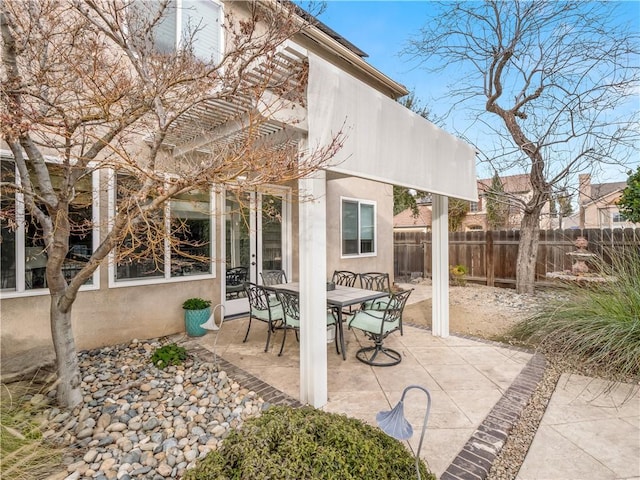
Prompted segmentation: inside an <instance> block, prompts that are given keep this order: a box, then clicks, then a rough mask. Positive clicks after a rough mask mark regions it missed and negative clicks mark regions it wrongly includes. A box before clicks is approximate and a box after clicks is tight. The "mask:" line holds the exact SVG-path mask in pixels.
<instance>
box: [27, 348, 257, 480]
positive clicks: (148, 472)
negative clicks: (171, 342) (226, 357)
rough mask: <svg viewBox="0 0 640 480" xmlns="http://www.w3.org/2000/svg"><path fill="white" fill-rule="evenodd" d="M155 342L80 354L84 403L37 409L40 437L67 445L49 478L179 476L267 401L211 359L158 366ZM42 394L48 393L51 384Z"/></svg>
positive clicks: (33, 400)
mask: <svg viewBox="0 0 640 480" xmlns="http://www.w3.org/2000/svg"><path fill="white" fill-rule="evenodd" d="M162 345H163V341H161V340H148V341H144V342H138V341H137V340H133V341H132V342H131V343H130V344H128V345H119V346H114V347H109V348H102V349H99V350H92V351H89V352H82V353H81V354H80V369H81V374H82V377H83V378H82V391H83V395H84V402H83V404H81V406H79V407H77V408H76V409H74V410H73V411H71V412H68V411H60V410H59V409H58V408H51V409H48V410H45V412H44V415H45V416H46V417H47V419H48V420H49V422H48V425H47V430H46V431H45V432H44V437H45V438H48V439H49V440H51V441H52V442H55V443H57V444H60V445H65V446H68V448H67V449H66V451H65V452H66V453H65V456H64V464H65V465H66V472H64V474H59V475H57V476H55V477H54V478H66V479H69V480H77V479H89V478H93V479H100V480H107V479H108V480H111V479H116V478H117V479H120V480H127V479H130V478H147V479H154V480H158V479H164V478H180V477H181V476H182V474H183V473H184V471H185V470H186V469H187V468H191V467H193V466H194V465H195V462H196V461H197V460H198V459H200V458H203V457H204V456H205V455H206V454H207V453H208V452H210V451H211V450H213V449H216V448H217V447H218V445H219V443H220V442H221V440H222V439H223V438H224V437H225V436H226V435H227V433H228V431H229V429H231V428H237V427H238V426H239V425H240V424H241V423H242V421H243V420H244V419H246V418H248V417H251V416H255V415H259V414H260V412H261V411H262V409H263V408H266V407H267V404H265V403H264V402H263V400H262V399H260V398H258V397H257V395H256V394H255V392H252V391H249V390H247V389H246V388H243V387H242V386H241V385H239V384H238V383H236V382H235V381H234V380H233V379H231V378H229V377H228V376H227V374H226V373H225V372H224V371H217V370H216V368H215V366H214V365H213V364H211V363H203V362H201V361H199V360H198V359H195V358H191V359H189V360H187V361H186V362H185V363H184V364H183V365H180V366H170V367H167V368H166V369H164V370H159V369H157V368H156V367H155V366H153V365H152V364H151V361H150V358H151V355H152V353H153V351H154V350H155V349H156V348H158V347H160V346H162ZM48 396H49V397H51V398H55V390H52V391H51V392H49V394H48ZM46 401H47V398H46V397H44V396H43V395H36V396H34V397H33V398H31V403H32V404H37V403H39V402H46Z"/></svg>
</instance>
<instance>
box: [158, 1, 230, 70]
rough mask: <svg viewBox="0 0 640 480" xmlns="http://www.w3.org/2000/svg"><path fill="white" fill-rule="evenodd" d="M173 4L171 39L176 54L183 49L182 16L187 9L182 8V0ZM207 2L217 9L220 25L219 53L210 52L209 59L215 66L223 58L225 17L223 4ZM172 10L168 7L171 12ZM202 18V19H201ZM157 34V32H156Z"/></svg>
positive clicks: (207, 59)
mask: <svg viewBox="0 0 640 480" xmlns="http://www.w3.org/2000/svg"><path fill="white" fill-rule="evenodd" d="M173 1H174V2H175V15H176V17H175V28H176V30H175V37H174V39H173V48H174V49H175V51H176V52H178V51H180V50H181V49H182V48H183V42H182V39H183V29H184V21H183V20H184V18H183V17H184V15H185V10H186V8H188V7H183V2H184V0H173ZM206 1H208V2H211V3H213V4H215V5H216V6H217V7H218V8H219V21H220V25H219V28H218V34H217V36H218V38H217V41H218V50H219V51H214V52H212V55H211V59H212V60H213V61H214V62H215V63H216V64H217V63H219V62H220V61H221V60H222V58H223V57H224V52H225V43H224V41H225V38H224V21H225V15H224V3H223V2H222V1H220V0H206ZM171 10H172V8H171V7H170V10H169V11H171ZM203 18H204V17H203ZM156 33H157V32H156ZM194 55H195V57H196V58H198V59H199V60H202V61H209V58H200V57H199V56H198V55H196V54H195V52H194Z"/></svg>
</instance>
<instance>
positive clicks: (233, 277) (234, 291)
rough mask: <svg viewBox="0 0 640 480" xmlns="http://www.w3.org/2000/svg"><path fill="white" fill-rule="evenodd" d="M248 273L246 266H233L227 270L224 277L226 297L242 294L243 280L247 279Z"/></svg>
mask: <svg viewBox="0 0 640 480" xmlns="http://www.w3.org/2000/svg"><path fill="white" fill-rule="evenodd" d="M248 273H249V271H248V270H247V267H235V268H230V269H229V270H227V274H226V277H225V283H226V291H227V298H232V296H233V295H235V297H236V298H239V297H240V295H241V294H244V292H245V289H244V282H246V281H247V276H248Z"/></svg>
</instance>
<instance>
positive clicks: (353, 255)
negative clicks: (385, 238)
mask: <svg viewBox="0 0 640 480" xmlns="http://www.w3.org/2000/svg"><path fill="white" fill-rule="evenodd" d="M345 202H350V203H357V205H358V225H357V233H358V239H357V245H358V252H357V253H345V252H344V225H343V222H344V217H343V211H344V203H345ZM363 205H367V206H371V207H373V250H372V251H371V252H365V253H362V224H361V218H362V214H361V208H362V206H363ZM377 255H378V204H377V202H376V201H375V200H365V199H361V198H352V197H342V196H341V197H340V258H365V257H375V256H377Z"/></svg>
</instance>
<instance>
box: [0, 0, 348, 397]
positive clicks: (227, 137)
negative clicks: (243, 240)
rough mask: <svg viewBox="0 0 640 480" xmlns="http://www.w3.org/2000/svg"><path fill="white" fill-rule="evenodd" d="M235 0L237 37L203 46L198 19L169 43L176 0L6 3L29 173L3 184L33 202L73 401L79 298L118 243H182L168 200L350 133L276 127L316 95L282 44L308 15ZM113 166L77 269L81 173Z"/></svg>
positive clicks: (6, 78) (278, 172)
mask: <svg viewBox="0 0 640 480" xmlns="http://www.w3.org/2000/svg"><path fill="white" fill-rule="evenodd" d="M235 3H236V4H237V5H236V7H237V9H238V10H237V14H236V15H235V16H234V15H233V14H231V13H230V12H228V11H227V12H225V17H224V26H223V28H224V34H225V38H226V42H225V45H226V48H224V49H223V51H222V52H220V53H219V55H218V56H216V55H211V54H209V55H208V56H205V57H203V56H202V55H201V53H200V52H201V50H198V48H199V47H200V45H199V44H198V41H199V38H200V37H199V32H201V31H202V29H203V28H204V26H203V23H202V22H199V21H194V22H192V23H189V24H188V25H185V28H183V32H182V37H181V40H180V43H179V44H178V45H173V46H171V45H170V46H169V47H168V48H167V46H166V45H165V46H164V47H163V46H161V45H160V43H159V38H160V37H159V33H158V32H159V31H160V28H162V26H163V21H164V19H166V18H168V16H169V15H175V14H176V12H175V10H174V9H173V8H174V7H173V3H172V2H170V1H169V0H164V1H157V2H156V1H154V2H145V1H135V2H129V1H124V0H4V1H3V2H2V7H1V8H2V12H1V13H2V24H1V33H2V92H1V94H2V104H1V115H2V121H1V125H2V137H3V140H4V142H5V143H6V145H7V146H8V148H9V149H10V150H11V152H12V155H13V161H14V162H15V165H16V167H17V172H18V174H17V175H15V180H11V178H9V179H8V180H7V181H5V179H4V178H3V183H2V188H3V192H8V193H11V192H14V193H18V194H19V195H20V196H21V198H23V199H24V200H23V201H24V204H25V211H26V212H27V214H28V216H29V217H30V218H31V219H33V221H34V222H35V223H36V224H37V226H38V229H39V231H40V232H41V233H40V234H41V236H42V240H43V244H44V247H45V251H46V256H47V263H46V284H47V286H48V288H49V291H50V295H51V305H50V323H51V331H52V336H53V343H54V347H55V352H56V362H57V371H58V380H59V381H58V401H59V403H60V404H61V405H67V406H69V405H75V404H77V403H78V402H79V401H80V400H81V393H80V376H79V368H78V360H77V353H76V347H75V343H74V336H73V332H72V327H71V312H72V306H73V304H74V301H75V299H76V296H77V294H78V290H79V288H80V287H81V286H82V285H83V284H84V283H85V282H86V281H87V280H88V279H90V278H91V276H92V274H93V272H94V271H95V270H96V269H97V268H98V266H99V265H100V264H101V263H102V264H104V262H103V261H104V260H105V259H106V258H107V256H108V255H109V254H110V253H111V252H116V255H117V257H118V258H123V257H127V258H129V259H131V258H133V259H135V258H136V256H137V257H140V258H149V256H151V257H153V255H154V252H157V251H158V246H159V245H161V244H162V242H164V241H165V240H166V237H167V236H168V237H169V238H170V240H171V241H172V242H174V244H173V245H174V247H175V248H179V244H180V242H181V241H184V238H185V236H184V235H180V229H181V228H180V226H179V225H177V226H176V228H174V229H172V231H171V232H170V233H169V234H167V233H166V231H167V229H166V228H164V222H163V220H162V215H163V209H164V208H165V206H166V205H167V203H168V202H169V201H170V200H171V199H172V198H175V197H177V196H181V195H182V196H184V195H186V194H188V193H189V192H193V191H198V190H204V191H207V190H208V189H210V188H211V186H212V185H229V186H233V188H235V189H236V190H239V191H240V190H252V189H255V188H256V187H257V186H258V185H262V184H266V183H282V182H287V181H291V180H293V179H297V178H301V177H303V176H306V175H309V174H310V173H311V172H313V171H315V170H316V169H318V168H320V167H322V166H323V165H324V164H325V163H326V162H327V161H328V159H330V158H331V156H332V155H333V154H334V153H335V151H336V149H337V148H339V146H340V134H337V135H336V137H335V138H334V139H333V141H332V142H331V144H330V145H324V146H320V147H318V148H317V149H314V150H313V151H305V152H302V153H301V151H299V150H298V148H297V146H296V145H295V143H294V142H293V141H292V140H291V139H287V138H285V137H286V135H282V132H280V133H281V136H280V138H279V140H280V141H279V142H275V143H274V142H270V141H267V140H265V138H264V137H265V128H264V127H265V125H267V122H268V121H269V119H273V118H276V119H277V120H278V121H280V122H282V123H288V124H293V125H294V126H295V121H296V120H295V118H296V115H295V112H296V111H298V110H299V109H300V108H302V107H303V106H304V100H305V87H306V79H307V64H306V62H305V60H304V58H296V57H295V56H291V55H289V56H288V55H286V50H287V49H286V47H287V41H288V40H289V39H291V38H292V37H293V36H294V35H296V34H297V33H299V32H300V31H301V29H303V28H305V27H306V26H305V24H304V23H303V22H302V21H300V18H299V17H297V16H296V15H295V13H293V11H292V9H291V8H290V6H289V5H287V4H286V3H285V2H235ZM196 20H197V19H196ZM275 136H276V137H278V135H275ZM50 157H53V158H54V159H55V162H54V163H51V162H48V161H45V159H46V158H50ZM106 169H109V170H108V171H112V172H117V175H122V176H123V178H125V179H127V181H124V182H122V185H120V183H119V187H120V186H121V188H119V190H118V195H117V197H118V198H117V208H116V209H115V211H114V212H113V216H112V217H111V218H110V221H109V223H108V225H106V224H103V225H101V226H100V228H101V230H102V232H105V233H104V234H102V235H101V237H100V243H99V246H98V247H97V249H95V251H93V252H92V253H91V255H90V257H89V258H88V260H87V261H86V262H85V263H84V264H83V266H82V268H81V269H80V270H79V271H78V272H77V273H76V275H75V276H74V277H73V278H71V279H70V280H67V279H65V276H64V275H63V265H64V262H65V259H66V258H67V255H68V253H69V237H70V233H71V232H73V231H78V229H90V228H92V225H91V224H90V219H89V220H87V219H86V218H85V219H83V220H82V221H81V222H76V221H74V215H73V211H74V207H75V206H77V205H78V203H79V202H85V203H90V201H91V199H90V198H86V196H85V198H82V199H81V198H80V197H81V195H80V191H81V190H82V189H81V188H79V184H80V182H82V181H83V179H86V177H87V176H89V177H90V176H91V174H92V172H94V171H96V170H98V171H105V170H106ZM89 197H90V195H89ZM5 214H6V215H5ZM3 216H10V212H3ZM132 239H138V240H137V241H132ZM181 239H182V240H181ZM174 247H172V248H174ZM116 261H117V260H116Z"/></svg>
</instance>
